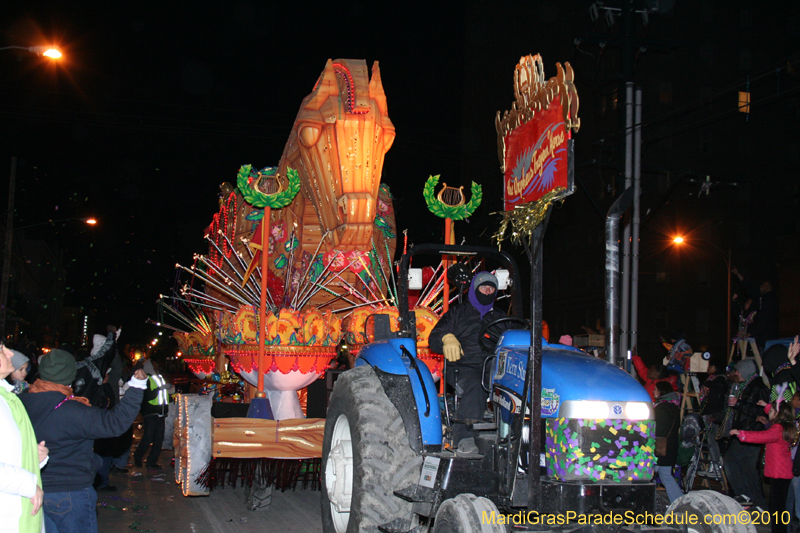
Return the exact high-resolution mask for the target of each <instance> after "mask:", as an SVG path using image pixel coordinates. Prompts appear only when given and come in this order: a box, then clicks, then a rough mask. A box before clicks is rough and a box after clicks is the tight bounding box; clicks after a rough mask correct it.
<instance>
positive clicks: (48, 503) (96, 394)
mask: <svg viewBox="0 0 800 533" xmlns="http://www.w3.org/2000/svg"><path fill="white" fill-rule="evenodd" d="M119 334H120V331H119V330H118V329H117V328H116V327H114V326H108V328H107V331H106V334H105V335H95V336H94V338H93V343H92V348H91V351H90V352H89V353H86V352H83V353H81V352H76V353H73V351H72V350H71V348H70V347H69V346H62V347H61V348H59V349H54V350H51V351H49V352H47V353H45V354H43V355H41V356H39V357H38V359H37V358H36V357H33V354H29V355H30V357H29V356H28V355H25V354H23V353H21V352H19V351H16V350H11V349H9V348H7V347H5V346H4V345H2V343H0V437H1V438H0V514H2V515H3V518H4V520H3V527H2V531H10V532H13V533H17V532H20V533H40V532H42V531H46V532H47V533H93V532H96V531H97V515H96V504H97V491H114V490H116V489H115V488H114V487H113V486H111V485H110V484H109V475H110V474H111V473H112V472H119V473H127V472H128V468H127V466H128V459H129V457H130V455H131V444H132V435H133V423H134V420H135V419H136V417H137V415H139V414H140V412H141V414H142V416H144V428H145V436H144V438H143V439H142V441H141V442H140V445H139V447H138V448H137V449H136V451H135V453H134V458H135V464H136V466H142V463H141V458H142V457H143V456H144V454H145V453H147V452H148V450H149V455H148V458H147V466H148V468H150V469H160V468H161V467H160V466H159V465H158V462H157V461H158V456H159V453H160V452H161V443H162V441H163V438H164V417H165V416H166V414H167V411H168V409H169V392H168V390H167V383H166V381H165V380H164V378H163V377H162V376H161V375H160V374H159V373H158V370H157V366H156V365H154V363H153V362H151V361H149V360H148V361H143V362H141V363H139V364H138V365H135V366H134V365H131V364H128V365H127V367H126V365H125V364H124V359H123V358H122V357H121V355H120V353H119V351H118V350H117V340H118V337H119ZM32 359H33V360H32ZM34 360H37V361H36V362H35V361H34ZM151 445H152V448H151Z"/></svg>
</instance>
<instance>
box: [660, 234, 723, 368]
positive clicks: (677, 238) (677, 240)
mask: <svg viewBox="0 0 800 533" xmlns="http://www.w3.org/2000/svg"><path fill="white" fill-rule="evenodd" d="M692 241H697V242H701V243H703V244H707V245H709V246H710V247H712V248H713V249H715V250H716V251H718V252H719V253H720V254H722V258H723V260H724V261H725V268H726V269H727V271H728V316H727V318H726V324H727V337H726V338H725V350H726V352H725V354H726V355H725V356H726V357H728V358H730V353H731V249H730V248H728V251H727V252H725V250H723V249H722V248H720V247H719V246H717V245H716V244H714V243H713V242H711V241H707V240H705V239H695V238H692ZM672 242H673V243H674V244H677V245H681V244H684V243H687V241H686V239H684V238H683V237H682V236H680V235H676V236H675V237H674V238H673V239H672ZM687 244H688V243H687Z"/></svg>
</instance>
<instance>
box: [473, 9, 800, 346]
mask: <svg viewBox="0 0 800 533" xmlns="http://www.w3.org/2000/svg"><path fill="white" fill-rule="evenodd" d="M613 4H614V5H612V3H611V2H605V8H611V9H604V7H603V6H601V5H599V3H597V4H592V3H591V2H556V1H541V2H534V3H530V4H527V5H525V6H523V7H515V8H514V9H513V10H510V9H509V10H503V9H500V8H497V6H495V5H492V6H491V7H490V6H489V5H483V4H480V3H471V4H470V7H469V8H468V10H467V15H466V31H465V33H466V49H467V51H466V54H465V55H466V69H465V70H466V76H467V77H468V78H469V79H470V82H471V83H470V84H467V83H465V87H472V90H468V91H467V92H466V93H465V106H464V113H463V121H464V140H463V154H462V155H463V165H462V184H468V183H469V182H470V180H475V181H478V182H480V183H482V184H483V185H484V191H485V193H484V198H485V203H486V204H489V205H490V207H489V208H488V209H486V210H484V212H483V213H484V214H483V215H482V216H484V217H486V218H485V220H480V219H479V217H478V216H476V217H474V218H475V219H478V220H477V221H478V224H476V225H474V226H473V227H475V226H477V227H478V228H485V227H486V226H488V225H491V224H496V221H495V220H491V219H490V218H489V217H488V213H490V212H494V211H499V210H501V209H502V206H501V202H500V198H501V189H500V182H501V179H502V176H501V174H500V171H499V163H498V159H497V155H496V148H495V146H496V144H495V133H494V130H493V128H492V125H493V122H494V114H495V113H496V112H497V111H504V110H506V109H509V106H510V105H511V102H512V101H513V89H512V80H513V69H514V66H515V63H516V60H517V58H518V57H519V56H521V55H525V54H529V53H540V54H542V56H543V60H544V65H545V73H546V74H547V76H548V77H549V76H552V75H554V74H555V62H563V61H569V62H570V63H571V64H572V66H573V68H574V70H575V73H576V79H575V83H576V86H577V88H578V94H579V96H580V111H579V116H580V118H581V130H580V132H579V133H578V134H577V135H575V146H576V181H577V187H578V190H577V192H576V193H575V194H574V195H573V196H572V197H569V198H567V199H566V201H565V202H564V203H563V205H562V206H557V207H556V208H555V209H554V212H553V214H552V217H551V221H550V225H549V228H548V232H547V236H546V239H545V248H544V268H545V271H544V284H545V292H544V318H545V320H547V321H548V323H549V325H550V330H551V337H555V338H556V339H557V338H558V337H559V335H561V334H565V333H566V334H573V335H574V334H581V333H583V331H582V329H581V326H589V327H592V328H594V327H596V325H597V323H598V320H599V321H601V322H602V319H603V312H604V303H605V301H604V297H603V293H604V273H605V263H604V251H605V245H604V219H605V214H606V212H607V210H608V208H609V206H610V204H611V203H612V202H613V200H614V199H615V198H616V197H617V196H618V195H619V194H620V193H621V192H622V190H623V185H624V177H623V169H624V166H623V161H624V128H623V127H621V124H622V126H624V119H623V118H622V115H621V113H622V110H623V106H624V90H623V87H624V81H626V79H625V76H624V73H625V71H626V70H628V71H629V72H631V73H632V77H631V79H630V81H633V82H634V83H635V84H636V86H638V87H641V89H642V94H643V98H642V100H643V104H642V117H643V121H642V123H643V124H642V165H641V168H642V197H641V220H642V226H641V238H640V243H641V248H640V256H641V257H640V276H639V294H640V295H639V313H638V316H639V331H638V336H639V351H640V353H641V354H642V356H643V357H644V358H645V360H647V361H651V362H655V361H656V360H660V358H661V357H662V356H663V355H664V353H665V352H664V349H663V348H662V347H661V346H660V337H661V336H664V337H667V336H668V334H669V332H671V331H674V330H676V329H682V330H684V331H685V332H686V334H687V339H688V340H689V342H690V343H691V344H692V345H693V346H694V347H695V348H696V349H708V350H710V351H711V352H712V353H713V354H717V355H721V354H722V353H723V352H724V351H725V337H726V316H725V315H726V312H727V311H726V309H727V303H726V299H727V288H726V281H727V273H726V269H727V253H728V250H730V251H731V255H732V263H733V265H734V266H737V267H738V268H739V270H740V271H742V272H743V273H745V274H746V275H747V276H749V277H751V278H752V279H753V280H754V281H756V283H758V282H760V281H761V280H762V279H766V278H769V279H772V280H773V281H774V282H776V288H777V291H778V294H779V295H780V296H781V299H782V302H783V303H782V308H781V314H782V316H781V328H782V334H783V335H787V336H788V335H790V334H791V335H794V334H796V333H797V328H798V323H800V321H799V320H798V311H797V305H796V304H794V305H793V306H792V305H787V300H786V297H789V296H790V295H792V294H794V295H797V292H798V286H797V284H798V276H797V274H796V271H797V264H798V263H797V252H796V251H795V252H789V250H788V248H792V247H793V248H795V249H796V248H797V244H798V243H800V234H799V233H798V228H799V226H798V220H799V219H798V203H799V202H798V193H799V192H800V176H799V175H798V169H799V168H800V128H798V125H799V124H798V121H799V120H800V92H798V89H800V5H798V4H796V3H792V2H774V3H769V4H761V3H756V2H751V1H738V2H736V1H735V2H721V1H713V0H701V1H697V2H678V1H670V2H663V1H662V2H633V3H628V2H622V0H619V1H617V2H615V3H613ZM623 4H625V5H630V6H632V8H633V9H634V12H633V13H632V14H631V19H630V26H629V29H628V30H627V33H628V35H629V36H630V39H631V40H630V43H631V46H629V47H626V39H625V34H626V28H625V24H624V23H623V22H624V21H623V17H622V14H621V12H620V11H619V8H621V7H622V5H623ZM654 7H658V8H659V9H658V10H653V9H652V8H654ZM614 8H616V9H614ZM643 11H646V14H645V13H643ZM510 51H515V52H513V53H515V54H516V55H509V52H510ZM476 78H478V79H479V81H476ZM740 93H749V107H748V106H747V100H746V95H744V94H741V98H742V99H743V103H742V104H740ZM745 111H749V112H745ZM476 233H477V232H476ZM677 234H681V235H683V236H684V238H685V239H686V244H684V245H683V246H682V247H681V248H678V247H677V246H675V245H674V244H672V243H671V239H672V238H673V236H675V235H677ZM702 241H706V242H702ZM792 253H793V254H794V255H791V254H792ZM792 272H795V274H792ZM733 290H734V291H737V290H738V286H737V285H736V283H735V277H734V286H733ZM795 302H796V299H795ZM733 330H734V331H735V324H734V328H733Z"/></svg>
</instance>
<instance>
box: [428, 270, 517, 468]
mask: <svg viewBox="0 0 800 533" xmlns="http://www.w3.org/2000/svg"><path fill="white" fill-rule="evenodd" d="M496 297H497V278H496V277H495V276H494V274H492V273H490V272H478V273H477V274H475V276H473V278H472V282H471V284H470V288H469V291H468V301H467V302H463V303H461V304H457V305H454V306H453V307H451V308H450V309H449V310H448V311H447V312H446V313H445V314H444V315H443V316H442V318H441V319H439V322H438V323H437V324H436V326H435V327H434V328H433V330H432V331H431V334H430V337H429V338H428V342H429V345H430V348H431V350H433V351H434V352H436V353H441V354H444V357H445V359H447V363H448V365H447V376H446V377H447V383H449V384H450V385H451V386H453V387H454V388H455V394H456V396H457V397H458V399H459V402H458V408H457V409H456V416H455V417H456V418H457V419H459V420H483V413H484V410H485V409H486V400H487V398H488V393H487V392H486V391H484V389H483V386H482V384H481V381H482V378H483V363H484V361H485V360H486V358H487V357H489V356H490V355H491V354H490V353H487V352H485V351H484V350H483V349H482V348H481V345H480V344H479V342H478V341H479V334H480V331H481V329H482V328H483V326H485V325H486V324H489V323H490V322H492V321H493V320H497V319H498V318H503V317H505V316H506V314H505V313H503V312H502V311H497V310H495V309H494V307H493V306H494V301H495V298H496ZM493 329H494V328H493ZM505 329H507V326H506V324H498V325H497V331H493V333H501V332H502V331H503V330H505ZM486 370H487V373H488V372H489V365H487V369H486ZM477 435H478V432H476V431H471V430H469V429H468V428H467V426H466V424H464V423H456V424H453V442H454V443H457V444H458V451H460V452H462V453H477V451H478V447H477V446H476V444H475V437H476V436H477Z"/></svg>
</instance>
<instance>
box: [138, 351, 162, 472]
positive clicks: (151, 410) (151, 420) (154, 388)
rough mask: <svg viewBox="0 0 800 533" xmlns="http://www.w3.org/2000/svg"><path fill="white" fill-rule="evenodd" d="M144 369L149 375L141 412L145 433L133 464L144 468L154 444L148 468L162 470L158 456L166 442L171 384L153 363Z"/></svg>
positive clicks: (149, 362) (144, 365)
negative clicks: (148, 451)
mask: <svg viewBox="0 0 800 533" xmlns="http://www.w3.org/2000/svg"><path fill="white" fill-rule="evenodd" d="M142 369H143V370H144V371H145V373H146V374H147V390H145V391H144V397H143V398H142V408H141V410H140V413H141V415H142V418H144V433H143V434H142V440H141V442H139V446H138V447H137V448H136V451H135V452H133V462H134V464H135V465H136V466H142V459H143V458H144V454H145V453H147V449H148V448H150V444H152V445H153V448H152V449H151V450H150V454H149V455H148V456H147V467H148V468H151V469H153V470H160V469H161V465H159V464H158V455H159V454H160V453H161V445H162V443H163V442H164V423H165V422H166V418H167V413H168V412H169V392H168V390H167V389H168V388H169V384H168V383H167V381H166V380H165V379H164V378H163V377H162V376H161V374H159V373H158V372H157V370H156V368H155V365H154V364H153V362H152V361H150V360H147V361H145V362H144V364H143V365H142Z"/></svg>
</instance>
